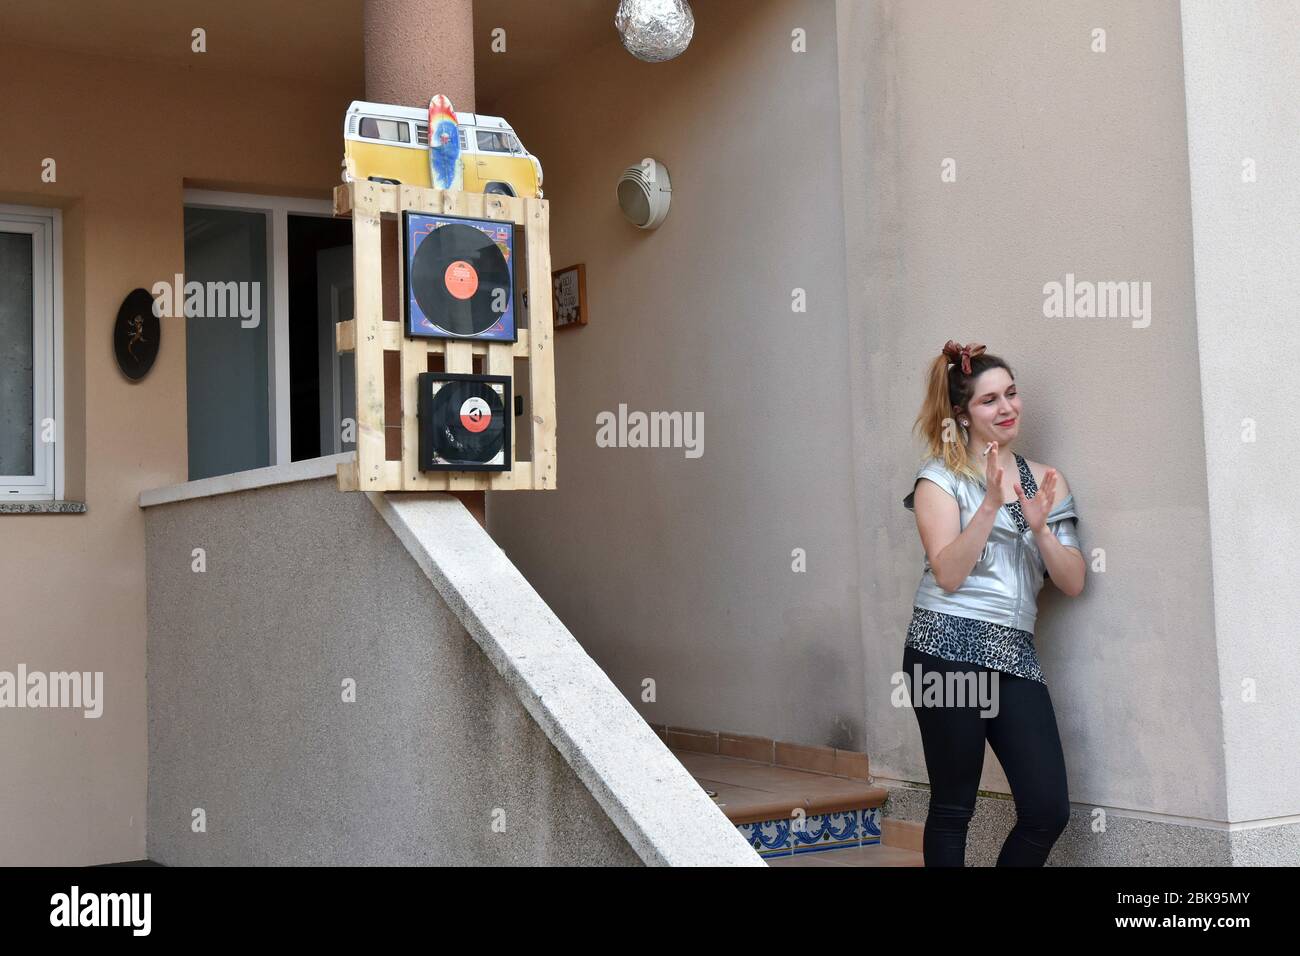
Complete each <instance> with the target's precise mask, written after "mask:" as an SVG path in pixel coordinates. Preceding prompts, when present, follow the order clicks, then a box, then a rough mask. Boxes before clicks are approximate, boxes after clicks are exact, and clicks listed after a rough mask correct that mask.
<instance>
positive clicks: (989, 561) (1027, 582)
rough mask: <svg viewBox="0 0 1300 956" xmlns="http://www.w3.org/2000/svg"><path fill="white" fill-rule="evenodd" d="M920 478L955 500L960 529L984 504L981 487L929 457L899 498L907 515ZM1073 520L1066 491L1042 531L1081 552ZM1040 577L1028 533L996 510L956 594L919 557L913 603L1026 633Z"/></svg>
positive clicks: (1042, 569)
mask: <svg viewBox="0 0 1300 956" xmlns="http://www.w3.org/2000/svg"><path fill="white" fill-rule="evenodd" d="M922 478H926V479H928V480H930V481H933V482H934V483H935V484H937V485H938V486H939V487H940V488H942V489H943V490H944V491H946V492H947V493H948V494H950V495H952V496H953V497H954V498H956V499H957V505H958V509H959V511H960V514H961V527H962V528H963V529H964V528H965V527H966V526H967V525H968V524H969V523H970V521H971V519H972V518H973V517H974V516H975V513H976V512H977V511H978V510H979V507H980V504H981V503H982V502H983V500H984V491H985V486H984V483H983V482H975V481H972V480H971V479H969V478H967V477H965V476H964V475H958V474H955V473H954V472H952V471H949V469H948V467H947V466H946V465H945V464H944V463H943V459H941V458H937V457H936V458H931V459H929V460H928V461H926V462H924V463H923V464H922V465H921V467H920V468H919V469H917V472H916V478H915V479H914V480H913V482H912V491H911V492H910V493H909V494H908V496H907V497H906V498H904V499H903V507H905V508H906V509H907V510H908V511H913V512H914V511H915V510H916V509H915V508H913V507H912V503H913V499H914V497H915V495H916V482H917V481H920V480H921V479H922ZM1025 493H1026V497H1034V496H1033V495H1030V494H1029V489H1027V488H1026V489H1025ZM1078 517H1079V516H1078V513H1077V512H1076V511H1075V506H1074V492H1071V493H1070V494H1068V495H1066V496H1065V499H1064V500H1062V501H1060V502H1058V503H1057V504H1056V506H1055V507H1054V508H1052V510H1051V512H1050V513H1049V514H1048V516H1047V526H1048V528H1049V529H1051V532H1052V534H1054V535H1055V536H1056V539H1057V540H1058V541H1060V542H1061V544H1063V545H1066V546H1067V547H1071V548H1078V549H1079V551H1080V552H1081V553H1082V551H1083V547H1082V545H1081V544H1080V543H1079V535H1078V530H1077V528H1076V525H1077V523H1078ZM922 553H923V554H924V551H923V552H922ZM1046 574H1047V565H1046V564H1044V563H1043V556H1042V554H1041V553H1040V552H1039V550H1038V543H1037V542H1036V541H1035V540H1034V533H1033V531H1021V530H1020V529H1019V528H1018V527H1017V525H1016V521H1015V518H1014V517H1013V516H1012V515H1011V513H1010V512H1009V511H1008V510H1007V509H1006V508H1005V507H1002V508H999V509H998V513H997V517H996V518H995V519H994V521H993V530H992V531H990V532H989V537H988V541H987V542H986V543H985V545H984V550H983V551H982V552H980V557H979V560H978V561H976V562H975V566H974V567H973V568H971V571H970V573H969V574H968V575H966V579H965V580H964V581H962V583H961V584H960V585H959V586H958V587H957V590H955V591H945V590H944V589H943V588H941V587H939V583H938V582H937V581H936V580H935V579H934V573H933V571H932V570H931V568H930V559H929V558H928V557H924V558H923V567H922V574H921V583H920V585H919V586H918V587H917V589H916V598H915V600H914V602H913V603H914V604H915V605H916V606H917V607H924V608H929V609H930V610H932V611H942V612H943V613H945V614H955V615H957V616H959V617H972V618H976V619H978V620H981V621H992V622H993V623H995V624H1003V625H1005V626H1007V627H1014V628H1018V629H1020V630H1022V631H1029V632H1030V633H1031V634H1032V633H1033V631H1034V623H1035V621H1036V620H1037V618H1038V592H1039V591H1040V590H1041V589H1042V587H1043V580H1044V578H1045V576H1046Z"/></svg>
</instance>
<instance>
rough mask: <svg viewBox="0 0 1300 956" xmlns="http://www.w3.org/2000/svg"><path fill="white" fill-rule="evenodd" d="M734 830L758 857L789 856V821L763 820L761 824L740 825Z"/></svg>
mask: <svg viewBox="0 0 1300 956" xmlns="http://www.w3.org/2000/svg"><path fill="white" fill-rule="evenodd" d="M736 829H738V830H739V831H740V835H741V836H743V837H744V838H745V839H746V840H747V841H748V842H749V845H750V846H752V847H753V848H754V849H755V851H757V853H758V855H759V856H789V855H790V854H791V852H792V850H791V848H790V821H789V820H764V821H762V822H761V823H741V824H738V825H737V827H736Z"/></svg>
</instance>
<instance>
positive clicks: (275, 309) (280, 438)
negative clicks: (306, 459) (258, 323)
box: [181, 143, 406, 474]
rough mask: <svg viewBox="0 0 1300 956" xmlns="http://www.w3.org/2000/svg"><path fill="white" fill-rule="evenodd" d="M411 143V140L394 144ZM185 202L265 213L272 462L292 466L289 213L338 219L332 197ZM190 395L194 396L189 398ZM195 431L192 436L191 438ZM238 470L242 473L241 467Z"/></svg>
mask: <svg viewBox="0 0 1300 956" xmlns="http://www.w3.org/2000/svg"><path fill="white" fill-rule="evenodd" d="M390 145H393V146H405V145H406V144H405V143H392V144H390ZM181 204H182V207H183V208H184V207H195V208H206V209H238V210H240V211H242V212H260V213H262V214H263V218H264V219H265V222H266V230H267V231H266V257H267V263H266V275H267V279H268V282H269V283H270V288H269V289H268V290H267V295H266V301H267V303H268V305H269V307H270V311H271V315H270V321H269V322H268V323H267V329H266V333H267V335H266V342H267V348H268V349H269V350H270V354H269V355H268V356H267V363H266V365H267V376H266V377H267V388H268V390H269V395H268V396H267V412H268V414H269V415H270V418H271V420H270V422H268V423H267V425H268V433H269V434H270V436H271V449H270V452H271V454H270V459H271V464H272V465H288V464H291V463H292V460H293V441H292V439H293V436H292V434H291V432H290V408H289V402H290V393H289V217H290V216H321V217H324V218H326V219H329V218H333V216H334V204H333V203H332V202H330V201H329V200H327V199H305V198H299V197H296V196H263V195H260V194H257V193H236V192H221V191H218V190H211V189H190V188H187V189H185V190H184V192H183V193H182V197H181ZM187 400H188V399H187ZM188 441H189V436H188V435H187V436H186V442H188ZM235 474H238V472H235Z"/></svg>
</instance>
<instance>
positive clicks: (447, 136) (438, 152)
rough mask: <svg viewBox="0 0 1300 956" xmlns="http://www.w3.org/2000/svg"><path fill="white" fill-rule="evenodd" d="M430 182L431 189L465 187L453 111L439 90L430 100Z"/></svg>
mask: <svg viewBox="0 0 1300 956" xmlns="http://www.w3.org/2000/svg"><path fill="white" fill-rule="evenodd" d="M429 182H430V183H431V184H432V185H433V188H434V189H464V188H465V174H464V170H463V169H462V168H461V165H460V128H459V127H458V126H457V125H456V111H455V110H453V109H452V108H451V100H449V99H447V97H445V96H443V95H442V94H441V93H438V94H436V95H434V96H433V97H432V98H431V99H430V100H429Z"/></svg>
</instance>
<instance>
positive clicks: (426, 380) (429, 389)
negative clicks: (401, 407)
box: [416, 372, 514, 471]
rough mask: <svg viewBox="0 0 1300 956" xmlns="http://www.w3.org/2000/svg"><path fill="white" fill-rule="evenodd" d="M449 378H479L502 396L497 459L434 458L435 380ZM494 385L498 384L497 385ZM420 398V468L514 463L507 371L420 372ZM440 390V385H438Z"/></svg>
mask: <svg viewBox="0 0 1300 956" xmlns="http://www.w3.org/2000/svg"><path fill="white" fill-rule="evenodd" d="M448 382H480V383H485V384H487V385H488V386H490V387H493V388H494V390H495V391H497V392H498V393H499V394H500V396H501V408H502V413H501V414H502V419H503V423H502V425H503V427H502V431H501V434H502V445H501V451H500V452H499V453H498V454H500V456H501V461H500V462H498V463H491V462H474V461H464V460H444V461H435V460H434V459H435V449H434V444H435V440H436V436H437V432H438V423H437V422H436V421H434V418H433V400H434V394H435V391H434V388H433V386H434V384H435V383H442V384H445V383H448ZM496 386H499V388H497V387H496ZM418 387H419V398H418V402H417V406H416V414H417V416H418V418H419V434H420V439H419V452H418V466H419V469H420V471H510V470H511V469H512V468H513V467H514V462H513V461H512V457H513V455H512V452H513V445H512V441H513V436H512V435H511V431H510V429H511V420H512V419H513V418H514V398H513V397H512V395H511V379H510V376H509V375H477V374H475V375H469V374H465V373H463V372H421V373H420V374H419V386H418ZM439 390H441V389H439Z"/></svg>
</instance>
